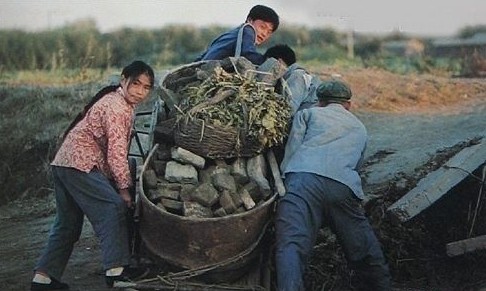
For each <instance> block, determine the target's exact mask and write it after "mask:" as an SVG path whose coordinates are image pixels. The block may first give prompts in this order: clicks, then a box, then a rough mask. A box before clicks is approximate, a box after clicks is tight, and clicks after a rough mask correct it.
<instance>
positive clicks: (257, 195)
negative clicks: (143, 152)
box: [142, 144, 274, 218]
mask: <svg viewBox="0 0 486 291" xmlns="http://www.w3.org/2000/svg"><path fill="white" fill-rule="evenodd" d="M148 165H149V167H148V168H147V169H145V171H144V173H143V175H142V177H143V190H144V193H145V195H146V196H147V198H148V199H149V200H150V201H152V202H153V203H154V204H156V205H157V206H158V207H160V208H161V209H163V210H166V211H167V212H170V213H173V214H177V215H182V216H186V217H194V218H210V217H223V216H227V215H232V214H237V213H242V212H245V211H249V210H251V209H253V208H254V207H256V206H258V205H259V204H262V203H263V202H264V201H266V200H268V199H269V198H270V197H271V196H272V194H273V193H274V191H273V187H272V186H271V183H272V180H270V179H267V172H268V171H267V163H266V160H265V157H264V156H263V155H258V156H255V157H251V158H241V157H240V158H233V159H218V160H213V159H209V158H204V157H201V156H198V155H196V154H194V153H192V152H190V151H188V150H185V149H183V148H181V147H177V146H172V145H167V144H159V145H158V147H157V149H156V151H155V152H154V155H153V158H152V159H151V161H150V163H149V164H148Z"/></svg>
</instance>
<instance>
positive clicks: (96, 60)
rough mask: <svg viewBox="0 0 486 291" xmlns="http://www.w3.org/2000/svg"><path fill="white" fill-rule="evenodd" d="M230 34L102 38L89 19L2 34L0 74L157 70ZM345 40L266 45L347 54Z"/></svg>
mask: <svg viewBox="0 0 486 291" xmlns="http://www.w3.org/2000/svg"><path fill="white" fill-rule="evenodd" d="M228 29H229V28H228V27H222V26H210V27H204V28H197V27H195V26H188V25H184V26H183V25H174V26H165V27H162V28H160V29H151V30H150V29H135V28H122V29H119V30H116V31H113V32H110V33H101V32H100V31H99V30H98V29H97V28H96V24H95V22H94V21H92V20H85V21H78V22H76V23H73V24H70V25H66V26H64V27H61V28H58V29H53V30H47V31H41V32H27V31H22V30H0V60H1V61H0V69H2V70H9V71H10V70H49V69H66V68H67V69H69V68H85V67H89V68H101V69H103V68H108V67H111V66H113V67H122V66H124V65H125V64H126V63H128V62H130V61H132V60H133V59H141V60H144V61H146V62H148V63H150V64H152V65H153V66H156V67H157V66H171V65H177V64H183V63H188V62H192V61H193V60H194V59H195V58H196V57H197V56H198V55H199V54H200V53H202V52H203V51H204V50H205V49H206V47H207V46H208V44H209V43H210V42H211V41H212V40H213V39H214V38H215V37H216V36H218V35H219V34H220V33H222V32H224V31H226V30H228ZM341 38H342V35H340V33H339V32H337V31H335V30H333V29H330V28H326V29H301V28H280V29H279V30H278V31H277V32H276V33H275V34H274V36H273V38H272V39H271V41H269V42H268V43H267V44H266V46H267V47H268V46H271V45H273V44H275V43H286V44H288V45H290V46H292V47H294V48H296V49H297V48H299V47H300V48H303V47H313V48H318V47H324V46H326V47H335V48H336V50H338V51H339V50H342V49H344V47H343V46H342V45H341V44H340V42H339V41H340V39H341ZM261 49H262V51H263V50H264V49H265V47H262V48H261ZM307 55H308V53H307ZM307 57H312V56H307Z"/></svg>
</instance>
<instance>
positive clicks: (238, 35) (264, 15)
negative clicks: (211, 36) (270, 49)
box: [195, 5, 279, 65]
mask: <svg viewBox="0 0 486 291" xmlns="http://www.w3.org/2000/svg"><path fill="white" fill-rule="evenodd" d="M278 25H279V16H278V14H277V13H276V12H275V11H274V10H273V9H272V8H270V7H267V6H264V5H256V6H253V8H252V9H251V10H250V12H249V13H248V16H247V17H246V21H245V23H243V24H242V25H240V26H238V27H236V28H234V29H232V30H230V31H228V32H225V33H223V34H222V35H220V36H219V37H217V38H216V39H215V40H213V42H212V43H211V44H210V45H209V47H208V48H207V50H206V51H205V52H204V53H203V54H202V55H201V56H199V57H198V58H197V59H196V60H195V61H205V60H222V59H224V58H227V57H233V56H234V57H240V56H242V57H245V58H247V59H248V60H249V61H251V62H252V63H253V64H255V65H261V64H262V63H263V62H264V61H265V57H264V56H263V55H262V54H260V53H259V52H258V51H257V49H256V46H258V45H261V44H262V43H264V42H265V41H266V40H268V39H269V38H270V36H271V35H272V34H273V33H274V32H275V31H276V30H277V28H278Z"/></svg>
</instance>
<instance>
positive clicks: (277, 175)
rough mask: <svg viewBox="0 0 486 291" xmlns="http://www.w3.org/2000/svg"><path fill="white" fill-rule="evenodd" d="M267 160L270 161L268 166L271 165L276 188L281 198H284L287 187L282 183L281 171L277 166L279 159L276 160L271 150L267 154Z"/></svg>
mask: <svg viewBox="0 0 486 291" xmlns="http://www.w3.org/2000/svg"><path fill="white" fill-rule="evenodd" d="M267 159H268V164H269V165H270V169H271V170H272V175H273V180H274V184H275V188H276V189H277V193H278V195H280V196H284V195H285V186H284V183H283V181H282V177H281V174H280V170H279V168H278V164H277V159H276V158H275V154H274V153H273V150H271V149H270V150H269V151H268V152H267Z"/></svg>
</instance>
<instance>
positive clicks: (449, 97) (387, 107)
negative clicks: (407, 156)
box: [314, 68, 486, 113]
mask: <svg viewBox="0 0 486 291" xmlns="http://www.w3.org/2000/svg"><path fill="white" fill-rule="evenodd" d="M314 72H316V73H317V74H319V75H320V76H321V78H323V79H325V78H330V77H333V76H336V75H339V76H341V77H342V78H343V80H345V81H346V82H348V83H349V84H350V86H351V88H352V90H353V95H354V97H353V99H352V100H353V110H358V111H368V112H370V111H372V112H390V113H425V112H430V111H433V112H447V111H451V110H454V109H455V108H456V107H463V106H467V105H470V104H474V103H475V102H479V101H481V100H484V98H485V97H486V81H485V79H465V78H462V79H459V78H458V79H452V78H448V77H440V76H439V77H438V76H433V75H397V74H393V73H391V72H388V71H384V70H380V69H356V68H353V69H339V68H326V69H322V70H314Z"/></svg>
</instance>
